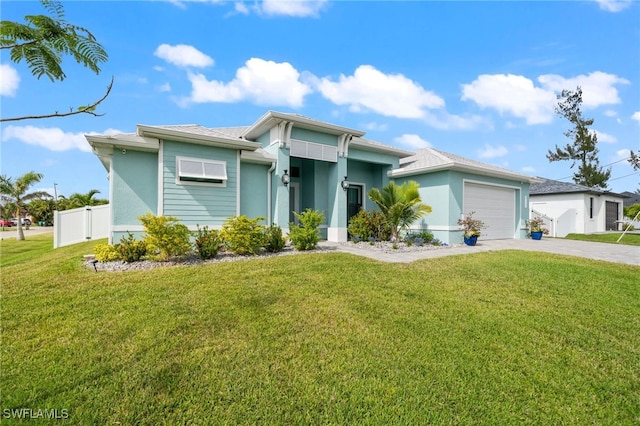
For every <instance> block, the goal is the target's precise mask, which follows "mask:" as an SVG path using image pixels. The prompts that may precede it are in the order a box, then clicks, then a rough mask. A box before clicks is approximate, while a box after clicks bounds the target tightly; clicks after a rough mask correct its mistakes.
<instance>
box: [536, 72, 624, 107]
mask: <svg viewBox="0 0 640 426" xmlns="http://www.w3.org/2000/svg"><path fill="white" fill-rule="evenodd" d="M538 81H539V82H540V83H541V84H542V85H543V86H544V88H545V89H547V90H553V91H554V92H557V93H560V92H561V91H562V90H565V89H566V90H576V88H577V87H578V86H580V88H581V89H582V105H583V106H584V108H596V107H599V106H601V105H611V104H619V103H620V97H619V96H618V89H616V87H615V85H616V84H629V80H626V79H624V78H621V77H618V76H617V75H614V74H608V73H605V72H601V71H595V72H592V73H590V74H588V75H584V74H581V75H578V76H576V77H571V78H565V77H562V76H560V75H557V74H545V75H541V76H540V77H538Z"/></svg>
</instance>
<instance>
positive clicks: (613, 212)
mask: <svg viewBox="0 0 640 426" xmlns="http://www.w3.org/2000/svg"><path fill="white" fill-rule="evenodd" d="M618 204H619V203H615V202H613V201H607V202H606V203H605V206H606V207H605V209H606V221H607V223H606V225H605V226H606V228H605V229H606V230H607V231H617V230H618V220H619V219H620V215H619V208H618Z"/></svg>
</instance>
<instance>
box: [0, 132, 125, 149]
mask: <svg viewBox="0 0 640 426" xmlns="http://www.w3.org/2000/svg"><path fill="white" fill-rule="evenodd" d="M118 133H122V132H121V131H119V130H117V129H107V130H105V131H104V132H103V133H96V132H91V133H88V134H90V135H98V134H101V135H115V134H118ZM84 135H85V133H71V132H65V131H63V130H62V129H60V128H57V127H35V126H7V127H5V128H4V130H3V132H2V142H7V141H9V140H14V139H15V140H18V141H20V142H23V143H26V144H27V145H35V146H41V147H43V148H46V149H48V150H50V151H70V150H73V149H79V150H80V151H84V152H91V146H90V145H89V142H87V140H86V139H85V137H84Z"/></svg>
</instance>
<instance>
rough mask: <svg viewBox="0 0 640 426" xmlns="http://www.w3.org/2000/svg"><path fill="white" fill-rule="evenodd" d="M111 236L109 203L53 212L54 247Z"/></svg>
mask: <svg viewBox="0 0 640 426" xmlns="http://www.w3.org/2000/svg"><path fill="white" fill-rule="evenodd" d="M108 236H109V205H108V204H104V205H101V206H87V207H80V208H79V209H73V210H64V211H61V212H59V211H54V212H53V248H54V249H55V248H58V247H64V246H70V245H72V244H78V243H82V242H85V241H88V240H95V239H99V238H107V237H108Z"/></svg>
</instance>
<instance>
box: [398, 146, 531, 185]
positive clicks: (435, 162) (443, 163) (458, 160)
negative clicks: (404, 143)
mask: <svg viewBox="0 0 640 426" xmlns="http://www.w3.org/2000/svg"><path fill="white" fill-rule="evenodd" d="M456 166H458V167H460V166H462V167H466V168H471V169H475V170H477V171H479V172H485V173H492V174H498V175H509V176H512V177H516V176H519V177H521V178H522V179H525V180H529V179H531V177H530V176H526V175H523V174H521V173H517V172H514V171H513V170H509V169H505V168H503V167H498V166H493V165H491V164H487V163H481V162H480V161H475V160H471V159H469V158H465V157H461V156H459V155H455V154H451V153H449V152H444V151H440V150H437V149H434V148H423V149H421V150H420V151H418V152H416V154H415V155H412V156H411V157H407V158H403V159H401V160H400V170H402V171H411V170H415V171H416V172H417V171H420V170H425V171H428V170H429V169H434V168H444V167H456Z"/></svg>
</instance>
